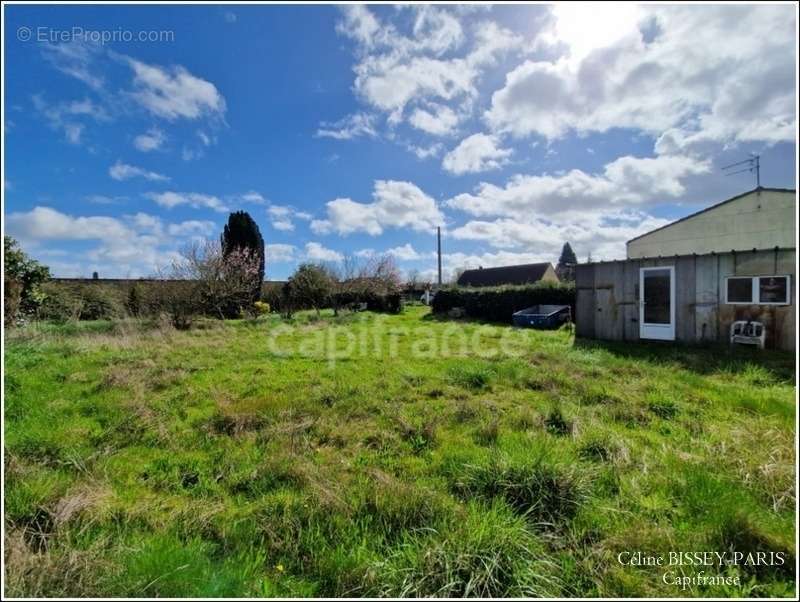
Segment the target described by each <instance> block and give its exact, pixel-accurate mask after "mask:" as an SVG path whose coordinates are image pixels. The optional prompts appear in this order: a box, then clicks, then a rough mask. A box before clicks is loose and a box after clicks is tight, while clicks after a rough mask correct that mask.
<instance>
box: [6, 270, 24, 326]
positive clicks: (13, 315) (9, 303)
mask: <svg viewBox="0 0 800 602" xmlns="http://www.w3.org/2000/svg"><path fill="white" fill-rule="evenodd" d="M21 302H22V283H21V282H20V281H19V280H15V279H14V278H5V297H3V309H4V310H5V313H4V314H3V316H4V317H5V325H6V326H9V325H10V324H13V323H14V322H15V321H16V319H17V315H18V314H19V306H20V303H21Z"/></svg>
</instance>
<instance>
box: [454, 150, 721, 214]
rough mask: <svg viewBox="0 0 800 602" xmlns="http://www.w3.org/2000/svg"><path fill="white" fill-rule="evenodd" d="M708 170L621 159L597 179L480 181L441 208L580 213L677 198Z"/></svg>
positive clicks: (664, 160) (668, 161) (576, 174)
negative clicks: (498, 183) (691, 179)
mask: <svg viewBox="0 0 800 602" xmlns="http://www.w3.org/2000/svg"><path fill="white" fill-rule="evenodd" d="M709 170H710V164H709V163H708V162H703V161H698V160H695V159H692V158H690V157H677V156H670V157H667V156H659V157H655V158H639V157H630V156H626V157H620V158H619V159H616V160H614V161H612V162H611V163H609V164H607V165H606V166H605V168H604V171H603V173H602V174H597V175H592V174H588V173H586V172H584V171H581V170H579V169H573V170H571V171H569V172H567V173H562V174H557V175H549V174H544V175H536V176H531V175H516V176H513V177H512V178H511V179H510V180H509V181H508V182H507V183H506V184H505V186H503V187H500V186H496V185H494V184H488V183H486V182H483V183H481V184H480V185H479V186H478V187H477V189H476V191H475V193H473V194H468V193H465V194H459V195H457V196H455V197H453V198H451V199H449V200H448V201H447V202H446V204H447V206H448V207H451V208H453V209H460V210H462V211H465V212H467V213H470V214H471V215H477V216H485V215H501V216H508V217H512V218H518V217H521V216H525V215H530V214H531V213H536V214H545V215H555V214H580V213H581V212H583V211H586V210H591V209H611V208H614V207H625V206H631V205H641V204H647V203H650V204H655V203H658V202H663V201H665V200H666V198H670V197H672V198H674V197H678V196H680V195H681V194H683V193H684V191H685V186H684V184H683V183H682V180H683V179H684V178H686V177H688V176H692V175H699V174H703V173H708V171H709Z"/></svg>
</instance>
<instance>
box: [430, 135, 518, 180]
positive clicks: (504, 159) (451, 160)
mask: <svg viewBox="0 0 800 602" xmlns="http://www.w3.org/2000/svg"><path fill="white" fill-rule="evenodd" d="M512 152H513V151H512V150H511V149H509V148H501V147H500V139H499V138H498V137H497V136H490V135H486V134H473V135H472V136H469V137H467V138H464V139H463V140H462V141H461V142H460V143H459V145H458V146H456V147H455V148H454V149H453V150H451V151H450V152H449V153H447V154H446V155H445V156H444V159H443V160H442V167H443V168H444V169H445V170H446V171H449V172H450V173H452V174H456V175H461V174H465V173H475V172H481V171H489V170H492V169H499V168H501V167H502V166H504V165H506V164H507V163H508V161H509V157H510V156H511V154H512Z"/></svg>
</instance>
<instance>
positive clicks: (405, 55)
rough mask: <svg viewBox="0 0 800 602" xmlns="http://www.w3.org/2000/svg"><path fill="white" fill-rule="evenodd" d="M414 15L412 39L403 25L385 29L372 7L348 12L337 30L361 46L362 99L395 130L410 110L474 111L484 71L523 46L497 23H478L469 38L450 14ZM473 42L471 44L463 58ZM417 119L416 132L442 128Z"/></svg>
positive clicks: (429, 10) (422, 9)
mask: <svg viewBox="0 0 800 602" xmlns="http://www.w3.org/2000/svg"><path fill="white" fill-rule="evenodd" d="M408 10H411V11H414V12H413V16H414V19H413V20H412V23H411V28H410V31H407V32H406V33H401V31H400V29H401V27H400V24H399V22H400V21H401V20H402V19H400V20H398V24H397V25H395V24H394V23H390V22H387V23H381V21H380V20H379V19H378V18H377V17H376V16H375V15H374V14H373V13H372V12H371V11H370V10H369V9H368V8H367V7H364V6H356V5H349V6H346V7H343V8H342V13H343V18H342V20H341V21H340V22H339V24H338V25H337V31H338V32H339V33H340V34H342V35H345V36H347V37H349V38H351V39H353V40H354V41H355V42H356V43H357V55H358V62H357V64H356V65H355V67H354V71H355V73H356V79H355V84H354V88H355V91H356V94H357V95H358V96H359V98H361V99H362V100H363V101H364V102H365V103H366V104H368V105H370V106H371V107H373V108H375V109H378V110H380V111H382V112H384V113H386V114H388V116H389V121H390V123H392V124H396V123H399V122H400V121H402V120H403V112H404V110H405V108H406V107H407V106H408V105H417V106H419V105H420V104H421V103H425V102H429V101H437V103H438V104H442V103H443V102H451V101H452V102H457V103H458V104H459V107H464V108H468V107H469V106H470V101H471V100H472V99H473V98H474V97H475V96H476V94H477V89H476V84H477V81H478V80H479V78H480V77H481V75H482V73H483V71H484V70H485V69H486V68H487V67H489V66H491V65H493V64H494V63H495V61H496V59H497V57H498V56H499V55H500V54H501V53H503V52H506V51H508V50H511V49H514V48H521V46H522V38H521V37H519V36H517V35H515V34H513V33H512V32H510V31H509V30H507V29H503V28H501V27H499V26H498V25H496V24H495V23H493V22H491V21H486V22H480V23H477V24H476V25H475V27H473V28H472V31H471V35H470V36H467V35H466V34H465V32H464V28H463V26H462V24H461V22H460V20H459V19H458V17H457V16H456V14H455V12H454V11H451V10H449V9H448V8H444V7H439V6H413V7H411V8H408ZM401 12H402V11H401ZM395 14H398V15H400V14H401V13H395ZM467 37H469V38H470V44H468V45H467V48H466V49H465V50H463V51H461V52H458V51H459V50H461V47H462V46H465V41H466V39H467ZM445 55H448V56H447V57H446V58H445ZM451 110H452V107H451ZM454 114H455V113H454ZM413 115H415V124H416V125H415V127H420V126H421V127H422V128H425V127H428V128H437V127H441V125H439V126H437V125H436V124H435V123H434V122H433V121H432V120H431V119H430V118H429V117H426V116H425V115H424V114H423V113H421V112H416V111H415V112H414V113H413ZM450 119H451V120H452V117H450Z"/></svg>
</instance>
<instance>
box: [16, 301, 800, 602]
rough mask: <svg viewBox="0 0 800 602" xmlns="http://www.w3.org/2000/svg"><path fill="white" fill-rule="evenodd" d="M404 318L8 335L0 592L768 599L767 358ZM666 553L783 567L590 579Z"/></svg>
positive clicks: (791, 551)
mask: <svg viewBox="0 0 800 602" xmlns="http://www.w3.org/2000/svg"><path fill="white" fill-rule="evenodd" d="M426 312H427V310H426V309H425V308H421V307H410V308H407V309H406V311H405V313H404V314H402V315H399V316H379V315H374V314H370V313H360V314H345V315H342V316H339V317H333V316H332V315H331V314H330V313H323V315H322V317H321V318H318V317H316V316H315V315H313V314H305V313H302V314H299V315H297V316H296V317H295V318H294V319H292V320H289V321H287V320H282V319H280V318H278V317H277V316H269V317H266V318H262V319H259V320H257V321H231V322H226V323H219V322H204V323H202V324H200V325H198V327H197V328H195V329H192V330H190V331H184V332H177V331H173V330H170V329H168V328H164V327H161V326H159V325H158V324H155V323H153V324H147V323H144V322H142V323H140V322H131V321H128V322H118V323H110V322H97V323H79V324H66V325H52V324H48V325H33V326H31V327H29V328H26V329H23V330H20V331H17V332H15V333H11V334H9V336H8V337H7V339H6V350H5V351H6V355H5V369H6V381H5V394H6V398H5V478H6V481H5V517H6V524H5V529H6V542H5V543H6V580H5V584H6V591H5V593H6V594H7V595H13V596H146V597H154V596H175V597H180V596H198V597H205V596H575V595H581V596H725V595H754V596H789V595H792V594H793V593H794V592H795V582H794V574H793V567H794V558H795V554H796V550H795V544H794V534H795V529H796V525H795V520H794V505H795V497H794V495H795V494H794V483H795V474H794V463H795V457H794V444H793V440H794V421H795V405H794V396H795V382H794V356H791V355H787V354H779V353H775V352H764V353H758V352H750V350H738V351H730V350H727V349H720V348H713V349H701V348H685V347H684V348H680V347H674V346H667V345H644V344H641V345H630V344H628V345H623V344H618V345H615V344H602V343H598V342H586V341H578V342H577V343H576V342H575V341H574V340H573V339H572V336H571V335H570V333H569V332H567V331H565V330H559V331H549V332H538V331H530V330H525V331H518V330H513V329H511V328H508V327H505V326H499V325H485V324H474V323H466V322H449V321H443V320H431V319H429V318H428V317H427V316H426ZM501 349H502V350H503V352H502V353H500V352H499V351H500V350H501ZM673 550H675V551H697V550H714V551H720V552H724V551H739V552H744V553H747V552H751V551H753V552H755V551H766V552H780V553H782V554H784V556H785V558H786V564H785V565H784V566H773V567H738V568H730V569H728V571H729V574H731V575H736V576H738V577H739V578H740V581H741V586H738V587H733V586H690V587H688V588H687V589H680V588H676V587H675V586H670V585H667V584H665V583H663V581H662V579H661V575H662V573H663V572H664V570H663V569H659V568H658V567H628V566H621V565H620V564H619V563H618V562H617V555H618V554H619V553H620V552H623V551H641V552H643V553H653V554H657V553H667V552H669V551H673ZM687 570H688V572H689V574H690V573H691V571H692V570H693V569H691V567H689V569H687ZM711 572H715V571H714V570H712V571H711ZM716 572H719V571H716Z"/></svg>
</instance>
